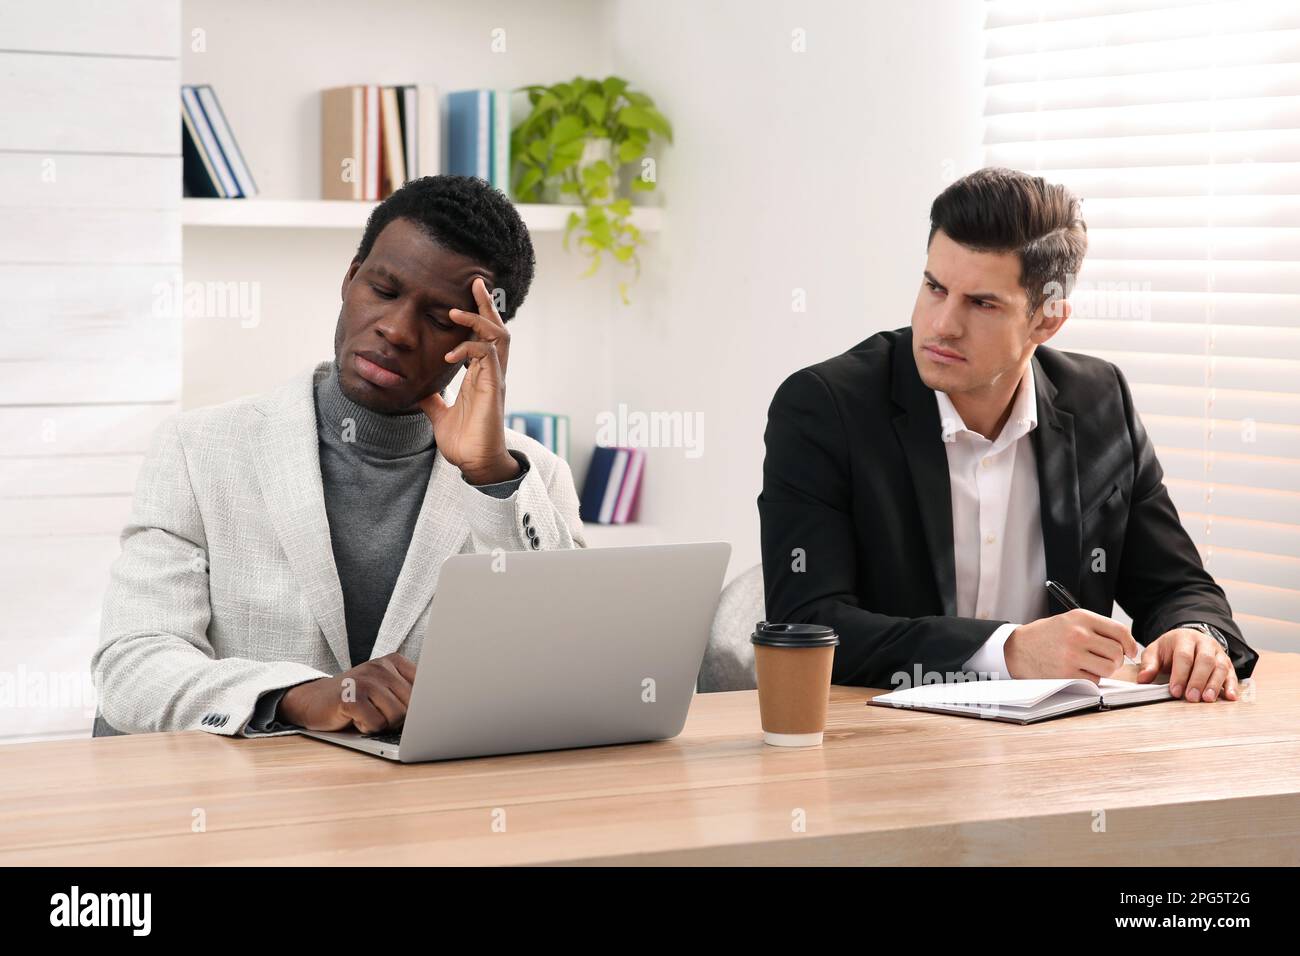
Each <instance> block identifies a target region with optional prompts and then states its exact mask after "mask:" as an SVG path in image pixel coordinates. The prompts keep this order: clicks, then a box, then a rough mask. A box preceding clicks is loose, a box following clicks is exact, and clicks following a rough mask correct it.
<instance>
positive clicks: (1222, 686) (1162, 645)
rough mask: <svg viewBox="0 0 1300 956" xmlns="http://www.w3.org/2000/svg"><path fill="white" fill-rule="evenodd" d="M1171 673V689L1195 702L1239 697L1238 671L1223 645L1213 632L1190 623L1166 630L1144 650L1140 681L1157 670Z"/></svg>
mask: <svg viewBox="0 0 1300 956" xmlns="http://www.w3.org/2000/svg"><path fill="white" fill-rule="evenodd" d="M1160 673H1167V674H1168V675H1169V692H1170V693H1171V694H1173V695H1174V696H1175V697H1182V698H1183V699H1184V700H1188V701H1191V702H1193V703H1195V702H1197V701H1205V702H1206V703H1207V704H1208V703H1211V702H1213V701H1214V699H1215V698H1217V697H1219V696H1220V695H1222V697H1223V699H1224V700H1236V699H1237V696H1238V694H1239V690H1238V687H1237V671H1236V668H1234V667H1233V666H1232V660H1231V658H1229V657H1228V654H1227V652H1226V651H1224V649H1223V645H1221V644H1220V643H1219V642H1218V641H1216V640H1215V639H1214V638H1212V637H1210V635H1208V634H1206V633H1204V632H1202V631H1198V630H1195V629H1193V628H1190V627H1176V628H1174V629H1173V630H1172V631H1166V632H1165V633H1163V634H1161V635H1160V637H1159V638H1157V639H1156V640H1154V641H1152V642H1151V643H1150V644H1149V645H1147V649H1146V650H1145V651H1143V652H1142V669H1141V670H1140V671H1139V672H1138V676H1137V682H1138V683H1139V684H1147V683H1150V682H1151V681H1153V680H1155V677H1156V675H1157V674H1160Z"/></svg>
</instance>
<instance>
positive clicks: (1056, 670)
mask: <svg viewBox="0 0 1300 956" xmlns="http://www.w3.org/2000/svg"><path fill="white" fill-rule="evenodd" d="M1211 641H1213V638H1211ZM1152 646H1154V645H1152ZM1002 650H1003V656H1004V657H1005V659H1006V662H1007V670H1008V671H1009V672H1010V674H1011V676H1012V677H1015V678H1021V679H1027V678H1034V677H1071V678H1075V677H1082V678H1086V679H1087V680H1090V681H1092V682H1093V683H1094V684H1095V683H1097V682H1098V681H1099V680H1101V679H1102V678H1103V677H1110V676H1112V675H1113V674H1114V673H1115V672H1116V671H1117V670H1119V669H1120V667H1121V666H1122V665H1123V663H1124V655H1125V654H1128V655H1130V656H1133V655H1136V654H1137V650H1138V648H1137V642H1136V641H1134V640H1133V635H1132V634H1130V633H1129V629H1128V628H1127V627H1125V626H1124V625H1123V624H1120V623H1119V622H1118V621H1112V620H1111V619H1110V618H1108V617H1103V616H1102V615H1100V614H1095V613H1093V612H1092V611H1087V610H1083V609H1081V608H1080V609H1077V610H1073V611H1066V612H1065V613H1064V614H1056V615H1053V616H1052V617H1044V618H1040V619H1039V620H1037V621H1033V622H1031V623H1029V624H1022V625H1021V626H1020V627H1017V628H1016V629H1015V630H1014V631H1012V632H1011V636H1010V637H1009V638H1007V643H1006V644H1005V645H1004V646H1003V649H1002Z"/></svg>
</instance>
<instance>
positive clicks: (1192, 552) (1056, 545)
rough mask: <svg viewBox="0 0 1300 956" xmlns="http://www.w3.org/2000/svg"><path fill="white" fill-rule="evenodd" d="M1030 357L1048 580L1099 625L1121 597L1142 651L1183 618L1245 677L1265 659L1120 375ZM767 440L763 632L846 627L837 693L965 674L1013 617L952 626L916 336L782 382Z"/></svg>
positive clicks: (943, 472)
mask: <svg viewBox="0 0 1300 956" xmlns="http://www.w3.org/2000/svg"><path fill="white" fill-rule="evenodd" d="M1032 361H1033V363H1034V381H1035V385H1036V389H1037V404H1038V422H1039V424H1038V427H1037V428H1035V429H1034V430H1033V431H1032V432H1031V433H1030V434H1031V436H1032V438H1031V440H1032V441H1033V443H1034V452H1035V455H1036V457H1037V464H1038V483H1039V497H1040V503H1041V512H1042V525H1043V547H1044V551H1045V554H1046V558H1047V576H1048V577H1049V578H1050V579H1052V580H1055V581H1059V582H1060V583H1062V584H1064V585H1065V587H1066V588H1068V589H1069V590H1070V591H1071V592H1072V593H1073V594H1074V595H1075V597H1077V598H1078V599H1079V603H1080V604H1081V605H1082V606H1083V607H1086V608H1088V609H1090V610H1093V611H1096V612H1097V613H1099V614H1105V615H1109V614H1110V613H1111V609H1112V606H1113V602H1118V603H1119V605H1120V606H1121V607H1122V608H1123V609H1124V610H1125V612H1126V613H1128V614H1129V615H1130V616H1131V617H1132V618H1133V636H1134V637H1135V638H1136V639H1137V640H1139V641H1141V642H1142V643H1144V644H1146V643H1150V642H1151V641H1153V640H1155V639H1156V638H1157V637H1159V636H1160V635H1161V634H1163V633H1164V632H1165V631H1167V630H1169V629H1171V628H1173V627H1176V626H1178V625H1180V624H1183V623H1186V622H1188V621H1201V622H1204V623H1206V624H1212V625H1213V626H1215V627H1216V628H1218V629H1219V630H1220V631H1221V632H1222V633H1223V635H1224V636H1225V637H1226V638H1227V639H1228V644H1229V654H1230V655H1231V657H1232V662H1233V665H1234V666H1235V667H1236V670H1237V674H1238V676H1241V677H1245V676H1248V675H1249V674H1250V672H1251V671H1252V670H1253V668H1254V666H1255V660H1256V658H1257V657H1258V655H1257V654H1256V653H1255V652H1254V651H1253V650H1251V648H1250V647H1249V646H1248V645H1247V644H1246V642H1245V641H1244V640H1243V639H1242V636H1241V631H1240V630H1239V629H1238V627H1237V625H1236V624H1235V623H1234V622H1233V620H1232V611H1231V609H1230V608H1229V607H1228V602H1227V599H1226V598H1225V597H1224V594H1223V590H1222V589H1221V588H1220V587H1219V586H1218V585H1217V584H1215V582H1214V579H1213V578H1211V577H1210V575H1209V574H1208V573H1207V572H1206V571H1205V568H1204V566H1203V565H1202V564H1201V558H1200V555H1199V553H1198V552H1197V550H1196V546H1195V545H1194V544H1193V543H1192V540H1191V538H1190V537H1189V536H1188V534H1187V532H1186V531H1185V530H1184V529H1183V526H1182V524H1181V523H1180V522H1179V520H1178V513H1177V511H1176V510H1175V509H1174V505H1173V502H1172V501H1170V500H1169V494H1168V492H1167V491H1166V490H1165V486H1164V481H1163V472H1162V470H1161V467H1160V463H1159V462H1158V461H1157V460H1156V455H1155V451H1154V449H1153V448H1152V446H1151V442H1150V440H1149V439H1148V438H1147V434H1146V431H1145V429H1144V428H1143V427H1142V423H1141V421H1140V420H1139V419H1138V415H1137V412H1136V411H1135V410H1134V408H1133V398H1132V396H1131V394H1130V393H1129V387H1128V383H1127V382H1126V381H1125V380H1124V376H1123V375H1122V374H1121V373H1120V371H1119V369H1117V368H1116V367H1115V366H1113V365H1111V364H1110V363H1109V362H1105V361H1102V360H1100V359H1096V358H1091V357H1088V356H1083V355H1076V354H1072V353H1068V352H1058V351H1056V350H1055V349H1050V348H1046V347H1039V348H1038V349H1037V351H1036V352H1035V355H1034V358H1033V359H1032ZM765 441H766V444H767V456H766V459H765V460H764V463H763V491H762V494H760V495H759V498H758V511H759V517H760V519H761V524H762V543H763V577H764V582H765V587H766V592H767V595H766V596H767V617H768V619H769V620H772V621H785V622H813V623H818V624H826V625H829V626H831V627H833V628H835V630H836V631H837V632H838V633H839V635H840V645H839V647H838V648H836V652H835V666H834V671H833V675H832V680H833V681H834V682H835V683H838V684H856V685H860V686H865V687H893V686H895V685H896V684H898V683H899V680H898V679H897V678H896V677H895V675H897V674H899V673H900V672H901V673H905V674H907V675H908V678H909V679H913V678H914V676H915V670H916V667H917V665H920V668H921V670H922V672H925V671H935V672H937V673H939V674H949V673H956V672H959V671H961V670H962V665H963V663H964V662H965V661H966V660H967V659H969V658H970V656H971V655H972V654H973V653H975V651H976V650H978V649H979V647H980V645H982V644H983V643H984V641H985V640H986V639H987V638H988V637H989V636H990V635H991V634H992V633H993V631H995V630H996V629H997V628H998V626H999V625H1001V624H1003V623H1005V622H1003V621H994V620H979V619H974V618H962V617H957V616H956V614H957V602H956V572H955V570H954V556H953V536H952V499H951V492H950V489H949V482H948V459H947V454H946V452H945V450H944V445H943V439H942V435H941V432H940V425H939V411H938V407H937V405H936V403H935V394H934V392H933V391H932V390H931V389H930V388H928V387H927V386H926V385H925V383H924V382H922V381H921V377H920V375H919V374H918V373H917V370H916V363H915V360H914V359H913V357H912V332H911V329H896V330H894V331H891V332H881V333H879V334H877V335H873V336H872V337H871V338H869V339H867V340H866V341H864V342H862V343H860V344H859V345H857V346H855V347H854V348H852V349H850V350H849V351H848V352H845V353H844V354H843V355H838V356H836V357H835V358H832V359H828V360H827V361H825V362H821V363H820V364H818V365H814V366H811V367H809V368H806V369H803V370H801V371H799V372H796V373H794V374H793V375H791V376H790V377H789V378H787V379H786V380H785V382H784V383H782V385H781V387H780V388H779V389H778V390H777V392H776V396H775V397H774V398H773V399H772V405H771V408H770V409H769V411H768V423H767V432H766V435H765ZM801 556H802V562H803V563H802V567H801V566H800V558H801ZM1016 623H1019V624H1024V623H1028V622H1025V621H1018V622H1016Z"/></svg>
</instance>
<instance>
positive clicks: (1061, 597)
mask: <svg viewBox="0 0 1300 956" xmlns="http://www.w3.org/2000/svg"><path fill="white" fill-rule="evenodd" d="M1045 586H1046V588H1047V593H1048V594H1050V595H1051V596H1052V597H1054V598H1056V600H1057V601H1058V602H1059V603H1060V604H1061V606H1062V607H1064V608H1065V609H1066V610H1067V611H1077V610H1079V602H1078V601H1076V600H1075V598H1074V595H1073V594H1071V593H1070V592H1069V591H1067V590H1066V589H1065V588H1064V587H1062V586H1061V585H1059V584H1057V583H1056V582H1055V581H1048V582H1047V583H1046V585H1045ZM1124 663H1125V664H1135V665H1139V666H1140V665H1141V661H1139V660H1138V659H1137V658H1136V657H1130V656H1129V655H1128V654H1125V655H1124Z"/></svg>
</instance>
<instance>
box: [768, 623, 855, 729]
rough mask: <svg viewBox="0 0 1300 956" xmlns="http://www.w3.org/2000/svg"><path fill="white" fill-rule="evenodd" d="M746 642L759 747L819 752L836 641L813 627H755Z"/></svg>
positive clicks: (831, 634)
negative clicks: (749, 651) (753, 675)
mask: <svg viewBox="0 0 1300 956" xmlns="http://www.w3.org/2000/svg"><path fill="white" fill-rule="evenodd" d="M751 640H752V641H753V643H754V668H755V671H756V672H757V677H758V709H759V715H760V718H761V720H762V723H763V740H764V742H766V743H769V744H771V745H772V746H774V747H816V746H819V745H820V744H821V742H822V735H823V733H824V732H825V730H826V705H827V702H828V701H829V699H830V686H831V665H832V664H833V663H834V661H835V646H836V645H837V644H839V637H837V636H836V634H835V632H834V631H833V630H832V629H831V628H829V627H822V626H820V625H816V624H770V623H767V622H765V621H760V622H759V624H758V625H757V627H755V629H754V634H753V637H752V638H751Z"/></svg>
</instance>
